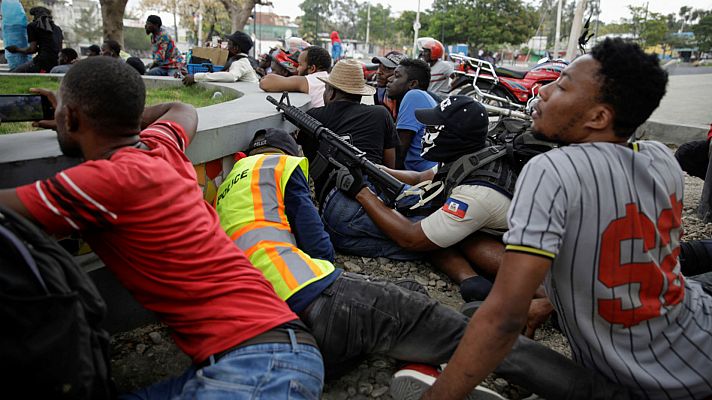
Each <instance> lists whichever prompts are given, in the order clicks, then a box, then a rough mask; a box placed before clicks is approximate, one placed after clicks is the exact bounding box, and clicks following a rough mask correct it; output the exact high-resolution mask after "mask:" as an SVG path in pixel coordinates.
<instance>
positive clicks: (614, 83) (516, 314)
mask: <svg viewBox="0 0 712 400" xmlns="http://www.w3.org/2000/svg"><path fill="white" fill-rule="evenodd" d="M666 83H667V74H666V73H665V71H663V70H662V69H661V68H660V66H659V63H658V59H657V57H656V56H655V55H652V54H651V55H648V54H645V53H644V52H643V51H642V50H641V49H640V47H639V46H638V45H637V44H631V43H626V42H624V41H623V40H621V39H606V40H605V41H604V42H602V43H600V44H598V45H597V46H596V47H594V48H593V50H592V51H591V53H590V55H585V56H583V57H579V58H578V59H576V60H575V61H574V62H573V63H571V65H569V66H568V67H567V68H566V69H565V70H564V72H563V73H562V74H561V77H560V78H559V79H558V80H557V81H556V82H554V83H551V84H549V85H547V86H545V87H542V88H541V90H540V91H539V94H540V96H541V101H540V102H539V103H538V104H537V105H536V106H535V107H534V113H533V115H532V117H533V119H534V122H533V127H532V128H533V130H534V131H535V132H538V133H539V134H540V135H541V136H544V137H546V138H548V139H550V140H556V141H559V142H561V143H566V144H569V146H565V147H561V148H559V149H555V150H552V151H550V152H547V153H545V154H543V155H540V156H538V157H536V158H534V159H532V160H531V161H530V162H529V163H528V164H527V165H526V166H525V167H524V170H523V171H522V173H521V175H520V178H519V180H518V182H517V188H516V192H515V197H514V199H513V200H512V208H511V209H510V211H509V231H508V232H507V234H506V235H505V236H504V242H505V243H506V244H507V252H506V254H505V256H504V259H503V260H502V265H501V267H500V269H499V272H498V274H497V279H496V281H495V284H494V288H493V290H492V292H491V293H490V295H489V297H488V298H487V300H485V302H484V304H483V305H482V307H481V308H480V309H479V310H478V311H477V313H476V314H475V316H474V318H473V319H472V320H471V321H470V324H469V326H468V331H467V334H466V335H465V338H464V339H463V340H462V341H461V342H460V346H459V347H458V350H457V352H456V353H455V355H454V356H453V358H452V359H451V360H450V363H449V364H448V366H447V368H446V369H445V372H444V373H443V375H442V376H441V377H440V378H439V379H438V380H437V382H436V383H435V385H434V386H433V387H432V389H431V390H430V391H429V392H428V393H426V395H425V396H424V398H427V399H438V400H444V399H445V400H446V399H461V398H463V397H465V396H466V395H467V393H468V392H469V390H470V389H471V388H472V387H474V385H476V384H478V383H479V382H481V381H482V380H483V379H484V378H485V377H487V375H488V374H489V372H490V371H492V369H493V368H494V367H496V366H497V365H498V364H499V362H500V360H502V359H503V357H505V356H506V355H507V354H508V353H509V351H510V349H511V347H512V343H513V342H514V341H515V340H516V339H517V337H518V333H519V332H520V331H521V329H522V327H523V326H524V324H525V323H526V320H527V310H528V308H529V304H530V301H531V298H532V295H533V294H534V291H535V290H536V289H537V288H538V286H539V285H540V284H541V283H542V282H545V283H546V287H547V294H548V296H549V298H550V299H551V300H552V303H553V305H554V308H555V309H556V311H557V313H558V317H559V323H560V324H561V325H562V328H563V330H564V333H565V335H566V337H567V338H568V340H569V343H570V344H571V351H572V354H573V357H574V360H575V361H576V362H577V363H578V364H580V365H583V366H584V367H586V368H588V369H590V370H592V371H597V372H598V373H600V374H602V375H604V376H606V378H607V379H608V380H610V381H611V382H617V383H619V384H621V385H623V386H625V387H627V388H628V389H629V390H631V391H632V392H634V393H635V394H636V395H637V396H641V397H644V398H651V399H669V398H695V399H704V398H710V396H712V379H711V378H710V371H712V356H711V355H712V295H710V293H709V292H706V290H705V289H704V288H703V286H701V284H700V282H703V283H705V284H707V286H706V289H707V290H709V289H710V287H711V286H710V283H712V274H710V273H708V274H705V275H701V276H698V277H695V278H689V279H688V278H686V277H684V276H683V275H682V274H681V273H680V263H679V260H678V254H679V253H680V243H679V240H680V235H681V233H682V227H681V217H682V215H681V214H682V200H683V193H684V180H683V175H682V171H681V170H680V167H679V166H678V164H677V161H676V160H675V158H674V157H673V155H672V154H671V152H670V150H669V149H668V148H667V147H666V146H665V145H663V144H661V143H658V142H653V141H644V142H632V143H628V141H629V139H630V137H631V135H632V134H633V133H634V132H635V130H636V128H637V127H638V126H639V125H640V124H642V123H643V122H644V121H645V120H646V119H647V118H648V117H649V116H650V114H651V113H652V112H653V110H655V108H656V107H658V105H659V104H660V99H661V98H662V97H663V95H664V94H665V86H666Z"/></svg>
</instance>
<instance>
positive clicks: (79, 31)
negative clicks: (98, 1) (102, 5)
mask: <svg viewBox="0 0 712 400" xmlns="http://www.w3.org/2000/svg"><path fill="white" fill-rule="evenodd" d="M102 32H103V29H102V27H101V22H100V16H99V7H97V6H96V5H92V6H91V7H90V8H85V9H82V11H81V14H80V15H79V18H77V20H76V22H75V24H74V34H75V35H76V39H77V41H79V40H81V39H85V40H86V41H88V42H89V43H97V42H99V41H100V40H101V34H102Z"/></svg>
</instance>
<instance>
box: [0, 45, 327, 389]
mask: <svg viewBox="0 0 712 400" xmlns="http://www.w3.org/2000/svg"><path fill="white" fill-rule="evenodd" d="M35 91H36V92H37V93H40V94H42V95H45V96H47V97H48V98H49V99H50V101H51V102H52V103H53V104H54V106H55V110H56V111H55V119H54V120H52V121H40V123H39V125H40V126H43V127H48V128H53V129H55V130H56V131H57V133H58V141H59V146H60V148H61V150H62V152H63V153H64V154H66V155H69V156H79V157H83V158H84V159H85V160H86V161H85V162H84V163H82V164H80V165H78V166H76V167H73V168H70V169H67V170H65V171H62V172H60V173H58V174H57V175H55V176H54V177H51V178H49V179H46V180H41V181H37V182H34V183H32V184H29V185H25V186H21V187H18V188H16V189H5V190H0V204H1V205H3V206H5V207H9V208H11V209H14V210H15V211H17V212H19V213H21V214H22V215H24V216H26V217H28V218H30V219H31V220H33V221H35V222H37V223H39V224H40V225H41V226H42V227H43V228H44V229H45V230H46V231H47V232H49V233H52V234H58V235H62V234H66V233H69V232H72V231H80V232H81V233H82V234H83V236H84V238H85V240H86V241H87V242H88V243H89V244H90V245H91V247H92V249H93V250H94V251H95V252H96V253H97V254H98V255H99V256H100V257H101V259H102V260H103V261H104V263H105V264H106V266H107V267H108V268H110V269H111V270H112V271H113V272H114V274H115V275H116V277H117V278H118V279H119V281H120V282H121V283H122V284H123V285H124V286H125V287H126V288H127V289H128V290H129V291H130V292H131V293H132V294H133V296H134V297H135V298H136V300H138V301H139V302H140V303H141V304H142V305H143V306H144V307H146V308H147V309H149V310H151V311H154V312H155V313H156V314H157V315H158V316H159V318H160V319H161V321H163V322H164V323H166V324H167V325H168V326H169V327H170V328H171V329H172V331H173V338H174V339H175V342H176V344H177V345H178V347H180V348H181V350H183V351H184V352H185V353H186V354H188V355H189V356H190V357H191V358H192V359H193V364H194V365H193V366H192V367H191V368H190V369H189V370H188V371H187V372H186V373H185V374H184V375H183V376H181V377H180V378H177V379H174V380H171V381H168V382H165V383H162V384H159V385H156V386H153V387H151V388H148V389H144V390H143V391H142V392H140V393H135V395H138V396H139V397H142V398H145V397H150V396H154V395H158V396H161V397H171V398H173V397H174V396H178V397H191V398H192V397H196V396H202V395H214V396H217V397H218V398H219V397H229V398H233V399H234V398H238V399H239V398H243V397H244V398H253V397H251V396H254V395H255V393H257V394H260V396H261V397H262V398H282V397H284V396H286V395H287V393H289V395H290V398H317V397H318V396H319V395H320V393H321V389H322V383H323V365H322V360H321V355H320V354H319V351H318V349H317V348H316V346H315V341H314V338H313V337H312V336H311V334H310V333H309V332H308V331H307V330H306V328H305V326H304V325H303V324H302V323H301V322H300V321H299V320H298V319H297V317H296V316H295V315H294V313H292V312H291V311H290V309H289V307H288V306H287V305H286V304H285V303H284V302H283V301H281V300H280V299H279V298H278V297H277V295H276V294H275V293H274V290H273V289H272V286H271V285H270V284H269V283H268V282H267V281H266V280H265V278H264V276H263V275H262V273H260V272H259V271H258V270H257V269H255V268H254V267H253V266H252V265H251V264H250V262H249V261H248V260H247V258H246V257H245V256H244V254H243V253H242V252H241V251H240V250H239V249H238V248H237V247H236V246H235V245H234V244H233V243H232V241H231V240H230V239H229V238H228V237H227V235H225V233H224V232H223V230H222V229H221V228H220V224H219V221H218V217H217V215H216V213H215V211H214V210H213V209H212V208H211V207H210V206H209V205H208V204H207V203H206V202H205V201H204V200H203V196H202V192H201V190H200V188H199V187H198V185H197V182H196V175H195V171H194V169H193V166H192V165H191V163H190V160H189V159H188V158H187V157H186V156H185V154H184V151H185V149H186V147H187V146H188V144H189V143H190V141H191V139H192V138H193V137H194V136H195V133H196V128H197V122H198V119H197V113H196V111H195V109H194V108H193V107H192V106H189V105H185V104H181V103H170V104H160V105H157V106H153V107H148V108H146V109H145V110H144V101H145V87H144V84H143V81H142V79H141V77H140V76H139V75H138V74H137V73H136V71H135V70H134V69H132V68H131V67H130V66H128V65H126V64H125V63H122V62H119V61H117V60H114V59H112V58H109V57H94V58H89V59H86V60H83V61H80V62H79V63H77V64H75V66H74V67H72V69H71V70H70V71H69V72H68V73H67V74H66V75H65V77H64V79H63V80H62V84H61V87H60V89H59V95H58V97H57V98H56V99H55V96H54V94H52V93H51V92H48V91H44V90H35ZM295 382H297V383H298V384H295ZM258 397H259V396H258Z"/></svg>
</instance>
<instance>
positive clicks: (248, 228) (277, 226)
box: [230, 221, 289, 241]
mask: <svg viewBox="0 0 712 400" xmlns="http://www.w3.org/2000/svg"><path fill="white" fill-rule="evenodd" d="M266 227H270V228H275V229H281V230H285V231H288V230H289V226H284V225H282V224H280V223H279V222H272V221H258V222H252V223H249V224H247V225H245V226H243V227H242V228H240V229H238V230H236V231H235V232H233V234H232V235H230V239H232V240H233V241H234V240H235V239H237V238H239V237H240V236H242V235H244V234H245V232H247V231H251V230H253V229H259V228H266Z"/></svg>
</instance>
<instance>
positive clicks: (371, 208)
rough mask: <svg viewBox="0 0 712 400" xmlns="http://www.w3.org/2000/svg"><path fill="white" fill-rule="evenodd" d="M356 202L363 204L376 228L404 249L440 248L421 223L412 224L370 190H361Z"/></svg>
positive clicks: (423, 249) (424, 249)
mask: <svg viewBox="0 0 712 400" xmlns="http://www.w3.org/2000/svg"><path fill="white" fill-rule="evenodd" d="M356 200H357V201H358V202H359V203H361V205H362V206H363V208H364V210H366V214H368V216H369V217H371V219H372V220H373V222H374V223H375V224H376V226H378V228H379V229H380V230H382V231H383V233H385V234H386V235H387V236H388V237H389V238H391V239H392V240H393V241H395V242H396V243H397V244H398V245H399V246H401V247H403V248H404V249H407V250H412V251H427V250H435V249H439V248H440V247H439V246H438V245H436V244H435V243H433V242H432V241H431V240H430V239H428V237H427V236H425V232H423V228H422V227H421V226H420V221H418V222H412V221H411V220H409V219H408V218H406V217H405V216H403V215H402V214H401V213H399V212H398V211H396V210H394V209H392V208H390V207H388V206H386V205H385V204H383V202H382V201H381V199H379V198H378V197H377V196H376V195H375V194H373V192H371V190H370V189H368V188H363V189H361V191H360V192H359V193H358V194H357V195H356Z"/></svg>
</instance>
